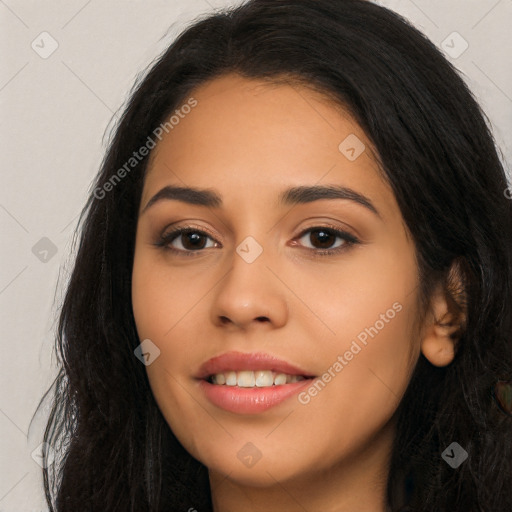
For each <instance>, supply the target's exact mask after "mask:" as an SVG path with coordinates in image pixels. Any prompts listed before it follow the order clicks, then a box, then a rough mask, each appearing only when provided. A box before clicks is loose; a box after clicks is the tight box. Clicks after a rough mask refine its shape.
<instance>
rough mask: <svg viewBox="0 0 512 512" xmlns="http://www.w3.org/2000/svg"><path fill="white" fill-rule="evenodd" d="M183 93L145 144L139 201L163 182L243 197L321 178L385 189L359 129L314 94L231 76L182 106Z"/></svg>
mask: <svg viewBox="0 0 512 512" xmlns="http://www.w3.org/2000/svg"><path fill="white" fill-rule="evenodd" d="M191 98H193V99H194V100H195V102H196V104H195V106H194V107H193V108H192V109H188V108H187V109H184V110H183V111H182V112H181V115H180V116H179V119H178V117H175V118H174V121H175V124H173V126H172V129H169V131H168V133H166V134H164V136H163V138H162V140H161V141H160V142H159V143H158V144H157V147H156V148H155V149H154V150H153V154H152V158H151V161H150V165H149V166H148V172H147V175H146V179H145V186H144V193H143V201H142V203H143V204H144V202H145V201H147V200H148V199H149V196H150V195H152V194H154V193H156V192H157V191H158V189H159V188H161V187H164V186H165V185H168V184H170V183H173V184H176V185H193V186H197V187H203V188H206V187H212V188H216V189H219V190H222V189H223V188H225V189H226V191H227V192H228V191H229V190H232V191H233V190H237V191H238V192H237V193H238V196H240V195H242V196H244V197H245V198H246V199H247V200H250V198H251V197H255V195H256V193H257V192H258V193H259V192H263V191H266V192H267V193H268V194H273V195H274V196H275V195H276V194H277V193H278V191H279V190H283V189H284V188H285V187H289V186H301V185H312V184H322V183H324V182H325V183H339V184H341V185H344V186H349V187H352V188H359V189H361V188H362V189H364V190H365V192H366V193H368V194H370V195H372V194H373V195H379V194H382V193H384V194H388V195H389V194H390V189H389V187H388V186H387V184H386V183H385V182H384V181H383V179H382V175H381V172H380V170H379V168H378V164H377V162H376V159H375V158H374V151H373V149H372V145H371V143H370V141H369V140H368V138H367V137H366V135H365V133H364V131H363V130H362V129H361V127H360V126H359V125H358V124H357V123H356V122H355V121H354V120H353V119H352V118H351V116H349V115H348V113H347V112H346V111H345V110H344V109H343V108H342V107H340V105H338V104H336V103H334V102H333V101H332V100H329V99H328V98H326V97H325V96H324V95H322V94H320V93H319V92H316V91H313V90H311V89H310V88H307V87H304V86H301V85H298V84H293V83H289V84H286V83H279V84H276V83H270V82H264V81H259V80H249V79H246V78H243V77H240V76H239V75H235V74H231V75H226V76H223V77H220V78H216V79H214V80H212V81H210V82H208V83H206V84H203V85H201V86H199V87H198V88H196V89H195V90H194V91H192V92H191V93H190V95H189V96H188V97H186V98H185V99H184V101H183V104H186V103H187V101H189V100H190V99H191ZM177 110H178V113H180V107H179V106H178V107H177ZM185 111H186V112H188V113H186V114H185V113H184V112H185ZM176 121H178V122H177V123H176ZM227 192H226V193H227ZM258 195H259V194H258ZM388 199H389V197H388ZM260 200H261V197H260ZM269 200H270V199H269Z"/></svg>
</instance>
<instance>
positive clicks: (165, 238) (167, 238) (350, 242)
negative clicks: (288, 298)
mask: <svg viewBox="0 0 512 512" xmlns="http://www.w3.org/2000/svg"><path fill="white" fill-rule="evenodd" d="M312 231H327V232H328V233H329V234H332V235H335V236H336V238H342V239H343V240H344V241H345V243H344V244H343V245H341V246H339V247H337V248H335V249H324V250H322V249H318V250H317V249H310V248H308V247H307V248H306V250H308V251H311V252H313V253H314V254H313V256H315V257H316V256H318V257H324V256H335V255H337V254H340V253H342V252H344V251H346V250H348V249H350V248H351V247H352V246H354V245H356V244H360V243H361V242H360V240H359V239H357V238H356V237H355V236H353V235H351V234H350V233H347V232H346V231H340V230H339V229H337V228H335V227H334V226H314V227H311V228H307V229H305V230H303V231H302V232H301V233H300V234H299V235H298V236H297V237H296V238H295V240H296V239H300V238H302V237H303V236H304V235H305V234H306V233H309V232H312ZM185 233H188V234H190V233H196V234H200V235H206V236H207V237H209V238H211V239H212V240H215V239H214V237H213V235H212V234H211V233H208V232H207V231H205V230H204V229H198V228H196V227H195V226H191V225H189V226H182V227H179V228H176V229H173V230H172V231H170V232H169V233H166V234H164V235H162V236H160V238H159V240H158V241H157V242H156V243H155V244H154V245H155V246H156V247H159V248H161V249H163V250H164V251H169V252H172V253H174V254H177V255H179V256H186V257H195V256H198V255H200V253H201V252H202V251H204V250H205V249H198V250H196V251H191V250H183V249H175V248H174V247H170V245H169V244H170V243H171V242H173V241H174V240H175V239H176V238H178V237H179V236H180V235H182V234H185ZM215 241H216V240H215ZM208 249H211V247H208Z"/></svg>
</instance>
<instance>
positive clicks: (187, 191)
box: [141, 185, 380, 217]
mask: <svg viewBox="0 0 512 512" xmlns="http://www.w3.org/2000/svg"><path fill="white" fill-rule="evenodd" d="M320 199H345V200H349V201H353V202H355V203H358V204H360V205H361V206H364V207H365V208H367V209H368V210H370V211H371V212H373V213H374V214H375V215H377V216H378V217H380V213H379V211H378V210H377V208H376V207H375V206H374V205H373V203H372V202H371V201H370V199H369V198H368V197H366V196H364V195H362V194H360V193H359V192H356V191H355V190H352V189H351V188H348V187H343V186H340V185H311V186H304V185H303V186H298V187H292V188H288V189H286V190H285V191H283V192H282V193H281V194H280V195H279V198H278V204H279V205H281V206H292V205H297V204H306V203H312V202H314V201H318V200H320ZM163 200H167V201H169V200H175V201H183V202H185V203H189V204H195V205H199V206H206V207H208V208H220V207H221V206H222V197H221V196H220V195H219V194H218V193H217V192H216V191H215V190H213V189H199V188H194V187H178V186H173V185H168V186H166V187H164V188H162V189H161V190H159V191H158V192H157V193H156V194H155V195H154V196H153V197H152V198H151V199H150V200H149V201H148V203H147V204H146V206H145V207H144V209H143V210H142V212H141V215H142V214H143V213H144V212H146V211H147V210H148V208H150V207H151V206H153V205H154V204H156V203H158V202H160V201H163Z"/></svg>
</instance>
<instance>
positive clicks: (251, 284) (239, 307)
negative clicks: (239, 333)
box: [212, 251, 288, 330]
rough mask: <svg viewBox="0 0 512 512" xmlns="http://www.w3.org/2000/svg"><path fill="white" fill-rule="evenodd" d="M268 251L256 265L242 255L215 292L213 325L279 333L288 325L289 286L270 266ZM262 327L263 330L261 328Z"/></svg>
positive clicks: (237, 255)
mask: <svg viewBox="0 0 512 512" xmlns="http://www.w3.org/2000/svg"><path fill="white" fill-rule="evenodd" d="M264 254H265V251H263V253H262V254H261V255H260V256H259V257H258V258H257V259H256V260H254V261H253V262H252V263H248V262H247V261H245V260H244V259H243V258H242V257H240V256H239V254H238V253H235V254H234V255H233V260H232V261H233V263H232V267H231V268H230V269H229V271H228V272H227V273H226V275H225V276H224V277H223V278H222V279H221V281H220V283H219V284H218V286H217V287H216V288H215V293H216V295H215V296H214V301H213V304H212V321H213V323H214V324H215V326H217V327H222V328H224V329H233V330H238V329H243V330H250V329H253V328H266V329H276V328H279V327H282V326H283V325H285V324H286V322H287V318H288V304H287V300H286V298H287V294H286V291H287V290H286V286H285V285H284V284H283V282H282V281H281V280H280V279H278V277H276V271H275V270H273V269H271V268H269V266H267V262H266V258H265V257H264ZM258 326H260V327H258Z"/></svg>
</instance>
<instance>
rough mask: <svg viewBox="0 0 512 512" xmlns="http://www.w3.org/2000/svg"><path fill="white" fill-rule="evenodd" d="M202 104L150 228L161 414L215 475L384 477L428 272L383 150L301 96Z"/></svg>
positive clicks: (172, 143) (188, 119)
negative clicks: (375, 469) (365, 467)
mask: <svg viewBox="0 0 512 512" xmlns="http://www.w3.org/2000/svg"><path fill="white" fill-rule="evenodd" d="M191 96H193V99H194V100H195V101H196V102H197V103H196V104H195V106H194V107H193V108H191V109H184V110H182V112H185V111H186V112H188V113H187V114H186V115H185V114H183V113H182V115H181V116H180V119H179V122H178V123H176V124H174V125H173V128H172V129H169V131H168V133H167V134H166V135H165V136H164V137H163V138H162V140H161V141H160V142H159V143H158V145H157V147H156V148H155V150H154V152H153V154H152V158H151V162H150V165H149V167H148V173H147V176H146V179H145V183H144V189H143V193H142V200H141V205H140V211H139V221H138V226H137V236H136V247H135V259H134V266H133V282H132V302H133V311H134V316H135V321H136V326H137V330H138V334H139V337H140V340H141V341H142V340H146V339H149V340H151V344H150V345H148V347H151V348H150V352H151V351H153V353H154V354H157V353H158V350H159V351H160V352H159V355H158V357H156V358H154V361H153V362H151V364H149V365H147V366H146V370H147V373H148V377H149V381H150V385H151V389H152V391H153V394H154V396H155V399H156V401H157V403H158V406H159V407H160V409H161V411H162V413H163V415H164V417H165V419H166V421H167V422H168V424H169V426H170V428H171V429H172V431H173V432H174V434H175V435H176V437H177V438H178V439H179V441H180V442H181V443H182V444H183V446H184V447H185V448H186V449H187V450H188V451H189V452H190V453H191V454H192V455H193V456H194V457H195V458H197V459H198V460H200V461H201V462H202V463H204V464H205V465H206V466H207V467H208V468H209V470H210V474H211V475H212V474H230V478H231V479H233V480H235V481H238V482H242V483H245V484H250V485H253V486H265V485H269V484H271V483H274V482H275V480H276V479H277V480H279V481H281V482H283V481H286V480H290V481H291V480H292V479H297V480H298V479H300V478H304V479H306V478H307V477H308V475H310V474H311V473H312V472H313V470H314V471H315V472H316V473H318V472H322V471H330V470H331V469H332V468H335V467H337V468H341V467H343V465H346V466H347V467H348V465H349V463H350V467H356V466H357V464H362V461H363V460H364V461H365V463H366V464H367V463H368V461H369V460H372V461H377V460H378V459H379V457H380V458H381V460H384V459H385V457H386V456H387V454H388V453H389V450H390V445H391V442H392V438H393V426H394V413H395V411H396V408H397V406H398V404H399V402H400V399H401V397H402V395H403V393H404V392H405V390H406V387H407V384H408V382H409V379H410V375H411V372H412V369H413V367H414V364H415V363H416V361H417V358H418V356H419V350H420V348H419V344H418V340H417V336H416V334H415V333H416V321H417V318H418V317H419V310H418V306H417V304H418V268H417V263H416V257H415V248H414V244H413V242H412V240H411V238H410V236H409V234H408V233H407V230H406V227H405V225H404V221H403V218H402V216H401V214H400V211H399V208H398V205H397V202H396V200H395V198H394V195H393V193H392V191H391V189H390V187H389V186H388V185H387V184H386V183H385V181H384V180H383V178H382V177H381V174H380V172H379V169H378V166H377V163H376V162H375V159H374V157H373V156H372V151H371V145H370V142H369V140H368V139H367V137H366V136H365V133H364V132H363V131H362V129H361V128H360V127H359V126H358V125H357V124H356V123H355V122H354V121H353V120H352V119H351V118H350V117H349V116H348V115H346V114H344V113H343V111H342V110H341V109H340V108H338V107H336V106H335V105H333V103H332V102H330V101H328V100H327V99H325V98H324V97H322V96H320V95H319V94H318V93H316V92H313V91H311V90H309V89H306V88H303V87H299V86H297V85H294V86H291V85H284V84H283V85H270V84H268V83H263V82H258V81H252V80H247V79H244V78H241V77H238V76H236V75H227V76H224V77H222V78H217V79H215V80H214V81H211V82H209V83H207V84H204V85H202V86H201V87H199V88H198V89H197V90H195V91H194V92H193V94H191ZM189 104H192V103H189ZM166 187H191V188H194V189H199V190H201V191H204V190H206V189H207V190H208V191H209V192H213V193H214V194H215V195H216V196H218V197H214V198H213V199H214V200H212V201H211V202H210V203H207V201H206V200H207V199H208V197H203V196H204V195H201V194H199V193H191V192H189V193H188V194H184V195H183V194H182V195H180V194H179V193H178V192H177V191H176V190H174V191H173V190H172V189H171V188H167V189H166ZM301 187H302V188H301ZM306 187H308V188H309V187H328V188H322V189H319V188H317V189H311V190H309V191H307V190H306ZM289 189H296V190H294V191H292V192H288V193H287V191H288V190H289ZM157 194H158V195H157ZM210 199H212V198H210ZM184 228H187V229H188V231H185V232H182V233H181V234H180V233H179V232H175V230H180V229H181V230H182V229H184ZM226 354H227V355H226ZM233 354H234V355H233ZM219 356H220V357H219ZM236 356H238V357H236ZM210 360H212V361H213V362H212V361H210ZM209 361H210V364H206V363H208V362H209ZM205 364H206V366H205ZM249 370H250V371H249ZM238 371H239V372H242V371H243V373H238ZM260 371H261V372H260ZM253 372H254V373H253ZM211 373H215V374H221V375H219V376H218V377H216V378H217V379H218V380H217V383H216V384H214V383H209V382H207V380H205V379H207V378H208V377H209V376H210V374H211ZM280 374H281V376H278V375H280ZM293 374H299V376H297V375H296V377H293V376H292V375H293ZM283 375H284V376H283ZM203 377H204V378H203ZM302 377H310V378H307V379H304V380H302ZM226 379H227V381H228V382H227V383H225V384H222V382H223V380H226ZM237 379H238V380H237ZM269 379H270V380H269ZM272 379H274V380H272ZM276 379H277V380H276ZM255 381H256V383H257V384H258V383H259V385H257V386H256V387H255V388H254V387H252V386H254V383H255ZM293 381H297V382H293ZM273 382H276V383H275V384H273V386H271V385H270V384H269V383H273ZM284 382H287V383H286V384H285V383H284ZM231 384H235V385H231ZM254 461H256V462H254Z"/></svg>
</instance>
